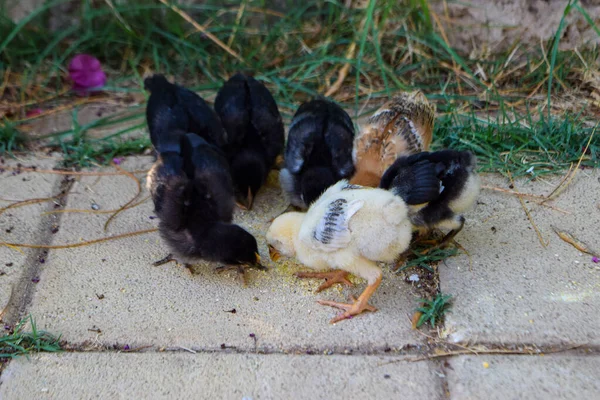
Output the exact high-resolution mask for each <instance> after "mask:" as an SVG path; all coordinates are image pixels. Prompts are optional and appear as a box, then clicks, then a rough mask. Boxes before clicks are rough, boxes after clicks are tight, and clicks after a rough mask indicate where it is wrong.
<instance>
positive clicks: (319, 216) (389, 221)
mask: <svg viewBox="0 0 600 400" xmlns="http://www.w3.org/2000/svg"><path fill="white" fill-rule="evenodd" d="M411 236H412V230H411V224H410V220H409V219H408V208H407V206H406V204H404V201H403V200H402V199H401V198H400V197H398V196H395V195H394V194H392V193H391V192H389V191H386V190H382V189H375V188H365V187H362V186H357V185H350V184H348V181H346V180H341V181H339V182H338V183H336V184H335V185H333V186H331V187H330V188H329V189H327V191H325V193H323V195H322V196H321V197H319V199H318V200H317V201H315V202H314V203H313V204H312V205H311V207H310V208H309V210H308V212H306V213H299V212H290V213H286V214H283V215H280V216H279V217H277V218H276V219H275V220H274V221H273V223H272V224H271V226H270V227H269V230H268V232H267V243H268V244H269V252H270V254H271V258H274V259H277V258H278V257H279V255H280V254H281V255H284V256H286V257H296V258H297V259H298V261H299V262H301V263H302V264H304V265H306V266H307V267H310V268H313V269H321V270H322V269H339V270H343V271H346V272H349V273H352V274H356V275H358V276H360V277H362V278H364V279H366V280H367V282H368V286H367V288H366V289H365V290H364V291H363V293H362V294H361V295H360V297H359V298H358V299H356V300H355V301H354V303H353V304H343V303H336V302H332V301H322V300H321V301H319V303H320V304H323V305H328V306H332V307H337V308H341V309H343V310H345V312H344V313H342V314H340V315H338V316H336V317H335V318H333V319H332V320H331V323H335V322H338V321H341V320H343V319H346V318H350V317H351V316H353V315H357V314H360V313H361V312H363V311H376V309H375V307H373V306H371V305H370V304H368V300H369V298H370V297H371V296H372V295H373V293H374V292H375V290H376V289H377V287H378V286H379V284H380V283H381V269H380V268H379V267H378V266H377V264H376V263H375V262H376V261H384V262H391V261H394V259H395V258H396V257H397V255H398V254H400V253H401V252H403V251H404V250H406V249H407V248H408V246H409V244H410V240H411ZM336 273H338V272H337V271H333V274H331V275H332V279H335V277H334V274H336Z"/></svg>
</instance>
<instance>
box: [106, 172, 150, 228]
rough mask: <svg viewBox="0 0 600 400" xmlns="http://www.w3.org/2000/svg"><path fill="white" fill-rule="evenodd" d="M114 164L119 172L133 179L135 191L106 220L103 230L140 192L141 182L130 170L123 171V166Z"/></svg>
mask: <svg viewBox="0 0 600 400" xmlns="http://www.w3.org/2000/svg"><path fill="white" fill-rule="evenodd" d="M114 166H115V168H116V169H117V170H119V171H120V172H122V173H123V174H125V175H127V176H128V177H129V178H131V179H133V180H134V181H135V183H136V185H137V193H136V194H135V196H133V198H132V199H131V200H129V201H128V202H127V203H125V204H124V205H123V206H122V207H120V208H119V209H118V210H117V211H116V212H115V213H114V214H113V215H111V216H110V217H109V218H108V219H107V220H106V223H105V224H104V231H106V230H107V229H108V225H109V224H110V221H112V220H113V219H114V218H115V217H116V216H117V215H118V214H119V213H120V212H121V211H123V210H125V209H127V206H129V205H130V204H131V203H133V202H134V201H135V199H137V198H138V197H139V195H140V194H141V193H142V184H141V183H140V181H139V180H138V179H137V178H136V177H135V176H134V175H133V174H132V173H131V172H127V171H125V170H124V169H123V168H121V167H119V166H118V165H117V164H114Z"/></svg>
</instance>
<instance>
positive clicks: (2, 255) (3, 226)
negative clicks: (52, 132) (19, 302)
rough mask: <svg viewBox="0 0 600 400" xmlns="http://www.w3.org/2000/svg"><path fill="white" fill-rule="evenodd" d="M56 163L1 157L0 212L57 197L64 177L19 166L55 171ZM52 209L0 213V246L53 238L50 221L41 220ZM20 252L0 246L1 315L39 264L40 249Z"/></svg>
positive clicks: (43, 206)
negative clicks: (14, 206)
mask: <svg viewBox="0 0 600 400" xmlns="http://www.w3.org/2000/svg"><path fill="white" fill-rule="evenodd" d="M56 162H57V161H56V159H53V158H46V159H44V158H40V157H25V158H19V159H18V160H16V159H12V158H9V157H6V156H4V157H0V209H2V208H4V207H7V206H9V205H10V204H13V203H15V202H18V201H23V200H29V199H38V198H47V197H51V196H53V195H56V194H58V193H59V186H60V185H59V182H60V180H61V179H62V176H60V175H50V174H41V173H36V172H25V171H21V170H19V169H18V165H22V166H23V167H30V166H36V167H38V168H40V169H52V167H53V166H54V165H55V164H56ZM13 168H16V169H13ZM49 207H50V208H51V207H52V204H51V202H41V203H37V204H30V205H27V206H24V207H19V208H10V209H7V210H5V211H3V212H2V213H1V214H0V243H2V242H7V243H38V240H39V239H40V238H41V237H43V236H51V235H52V234H51V231H50V229H51V221H50V219H49V218H44V219H42V218H41V217H40V215H41V214H42V213H43V212H45V211H47V210H48V209H49ZM21 250H22V252H19V251H17V250H16V249H14V248H9V247H6V246H3V245H1V244H0V312H2V310H3V309H4V308H5V307H6V306H7V304H8V302H9V299H10V297H11V294H12V293H13V291H14V290H23V289H24V288H17V282H18V281H19V279H21V277H22V276H23V274H24V273H26V272H27V271H28V270H29V269H30V267H35V265H33V264H39V263H40V260H39V259H38V258H37V257H35V255H36V254H38V253H40V252H39V251H38V250H34V249H21ZM42 261H43V260H42ZM30 279H31V278H30ZM27 286H30V287H33V286H35V283H34V282H29V284H28V285H27Z"/></svg>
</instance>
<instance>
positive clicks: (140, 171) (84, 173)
mask: <svg viewBox="0 0 600 400" xmlns="http://www.w3.org/2000/svg"><path fill="white" fill-rule="evenodd" d="M2 169H5V170H8V171H24V172H37V173H40V174H55V175H81V176H114V175H123V172H88V171H61V170H53V169H38V168H27V167H2ZM127 172H129V173H131V174H145V173H147V172H148V170H147V169H137V170H135V171H127Z"/></svg>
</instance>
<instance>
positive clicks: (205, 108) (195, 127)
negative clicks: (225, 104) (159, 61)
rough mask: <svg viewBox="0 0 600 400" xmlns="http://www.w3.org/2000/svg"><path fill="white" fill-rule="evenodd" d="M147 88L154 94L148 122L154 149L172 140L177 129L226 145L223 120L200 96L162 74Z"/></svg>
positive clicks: (145, 86)
mask: <svg viewBox="0 0 600 400" xmlns="http://www.w3.org/2000/svg"><path fill="white" fill-rule="evenodd" d="M144 88H145V89H146V90H149V91H150V92H151V94H150V98H149V99H148V104H147V106H146V119H147V121H148V128H149V130H150V140H151V141H152V144H153V145H154V148H158V147H161V146H160V144H159V143H158V141H160V140H164V139H165V138H168V137H169V134H170V132H172V131H173V130H180V131H183V132H186V133H195V134H197V135H199V136H201V137H203V138H204V139H206V140H207V141H208V142H210V143H212V144H215V145H217V146H219V147H223V146H224V145H225V144H226V142H227V135H226V133H225V131H224V129H223V126H222V125H221V121H219V117H218V116H217V115H216V114H215V112H214V111H213V109H212V108H210V106H209V105H208V104H206V102H205V101H204V100H203V99H202V98H201V97H200V96H198V95H197V94H196V93H194V92H192V91H191V90H189V89H186V88H184V87H183V86H180V85H176V84H173V83H170V82H169V81H167V79H166V78H165V77H164V76H163V75H159V74H157V75H153V76H151V77H149V78H146V79H145V80H144Z"/></svg>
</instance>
